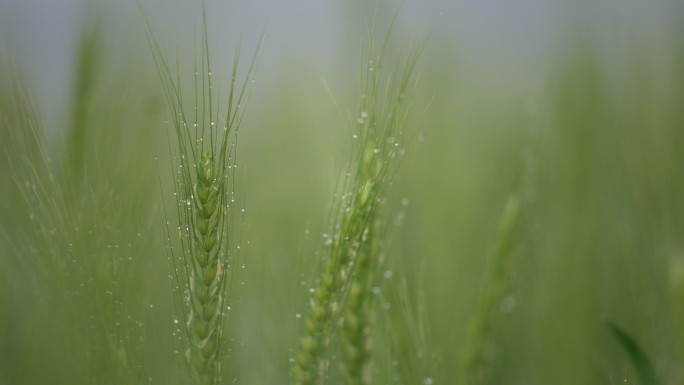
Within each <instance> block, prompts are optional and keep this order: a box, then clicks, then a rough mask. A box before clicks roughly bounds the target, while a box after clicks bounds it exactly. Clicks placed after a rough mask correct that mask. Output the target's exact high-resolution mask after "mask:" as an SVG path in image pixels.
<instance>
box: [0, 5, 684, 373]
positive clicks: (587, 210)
mask: <svg viewBox="0 0 684 385" xmlns="http://www.w3.org/2000/svg"><path fill="white" fill-rule="evenodd" d="M141 8H142V10H143V11H144V12H145V14H146V16H147V17H148V18H149V20H150V24H151V26H152V29H153V30H154V32H155V35H156V37H157V38H158V39H159V40H160V42H161V46H162V49H163V50H164V51H165V53H166V54H167V56H168V58H169V61H171V62H176V59H177V61H178V63H179V64H180V67H181V72H180V75H181V76H186V77H187V78H191V76H192V67H191V64H192V61H193V59H194V57H195V55H196V52H197V50H198V48H196V45H197V44H196V43H197V42H198V41H199V38H198V36H199V27H200V25H201V16H200V15H201V5H200V3H199V2H196V1H186V2H181V1H175V2H171V1H161V0H149V1H144V0H143V1H140V7H138V5H136V3H135V2H129V1H124V2H105V1H102V2H83V1H75V0H72V1H66V0H65V1H63V2H50V1H29V2H24V1H19V0H3V1H2V2H1V3H0V59H2V60H0V149H1V151H2V152H1V155H2V156H1V157H0V162H1V163H0V181H1V182H0V194H1V197H2V198H1V199H0V384H8V385H10V384H12V385H14V384H48V383H49V384H62V383H64V384H67V383H68V384H107V383H111V384H120V383H136V384H140V383H154V384H175V383H181V378H182V377H181V376H180V373H181V372H182V370H183V364H182V363H183V358H182V354H181V353H179V352H182V351H183V350H184V348H183V347H182V344H181V343H180V342H179V339H178V331H177V330H176V328H177V326H176V325H175V324H174V319H175V318H174V317H176V316H177V315H176V314H175V313H174V309H173V307H172V296H171V290H170V289H171V281H170V279H169V274H170V270H169V266H168V264H169V262H168V260H167V254H166V252H167V250H166V243H165V240H164V238H165V236H164V227H163V223H164V220H165V219H164V214H163V208H164V207H166V208H167V209H169V210H172V209H173V207H174V206H173V205H174V203H173V201H172V199H171V196H170V195H171V190H172V187H171V186H172V182H171V174H172V172H173V171H172V169H171V156H172V155H170V154H169V134H170V132H171V131H170V130H171V129H172V128H171V126H169V124H168V123H165V122H166V121H167V120H168V109H167V106H166V103H165V100H164V98H163V96H162V95H163V94H162V91H161V87H160V82H159V81H158V76H157V73H156V71H155V67H154V63H153V61H152V55H151V52H150V50H149V48H148V47H147V43H146V41H145V30H144V21H143V18H142V12H141ZM398 9H400V13H399V17H398V21H397V24H396V26H395V28H396V30H395V31H394V35H393V40H392V42H393V43H392V46H391V50H392V53H393V54H396V53H398V52H400V51H401V49H402V48H404V49H406V48H407V47H408V46H409V44H410V43H411V42H412V41H413V40H414V39H415V38H416V37H418V36H420V35H421V34H422V35H425V34H427V33H428V32H429V31H433V32H432V36H431V38H430V40H429V42H428V44H427V46H426V49H425V51H424V53H423V56H422V57H421V59H420V62H419V65H418V72H419V73H420V75H419V77H420V79H419V83H418V87H417V90H416V95H415V100H414V103H413V104H414V111H413V123H414V126H413V128H412V130H413V136H412V138H413V140H412V141H411V143H410V145H409V146H408V151H407V157H406V158H405V159H404V160H403V163H402V164H401V169H400V172H399V173H398V175H397V176H396V178H395V179H394V182H393V184H392V186H391V188H390V191H389V202H390V204H389V205H388V206H389V207H390V208H391V209H389V210H388V212H387V215H388V216H392V217H396V216H397V215H401V216H402V217H403V220H402V221H401V224H400V225H397V226H396V228H394V229H393V230H392V232H391V233H392V235H391V237H390V239H389V241H391V242H392V246H391V250H392V252H391V253H390V254H391V255H390V256H389V257H388V262H387V266H386V267H385V269H386V274H384V276H386V277H388V278H384V279H385V282H384V283H383V287H382V290H383V291H382V293H381V301H379V302H380V303H381V304H382V306H381V309H382V310H381V311H380V312H379V313H380V314H379V315H378V320H377V325H378V326H379V329H381V330H380V332H378V335H377V336H376V337H375V340H376V343H375V345H374V346H375V347H374V354H375V355H376V365H375V370H376V378H378V379H382V381H381V380H378V383H401V384H404V383H405V384H421V383H422V384H425V385H430V384H461V383H463V384H465V383H482V384H485V383H486V384H617V383H629V384H645V380H644V378H640V377H639V371H638V370H635V366H634V365H633V362H632V361H631V360H630V356H629V354H628V353H629V352H628V351H627V350H625V349H623V346H621V345H620V343H619V341H618V340H617V339H616V338H614V336H613V335H611V332H610V330H609V329H608V327H607V326H606V325H607V322H613V323H614V324H616V325H619V327H620V328H622V329H623V330H624V331H626V332H627V333H628V334H629V335H630V336H631V337H632V338H633V339H634V340H635V341H637V342H638V344H639V345H640V347H641V349H643V352H645V354H646V355H647V356H648V358H649V360H650V362H651V364H652V365H653V367H654V368H655V371H656V373H657V375H658V377H659V379H660V383H662V384H681V383H683V382H684V369H682V365H681V363H682V362H684V326H683V325H684V199H683V198H684V195H683V194H684V126H683V124H682V122H684V108H683V106H684V28H683V27H682V25H684V24H683V22H684V6H682V5H681V4H679V3H678V2H675V1H651V2H638V1H597V2H591V1H584V2H572V3H569V2H561V1H557V2H543V1H533V0H525V1H523V0H520V1H491V2H489V1H488V2H477V1H465V0H464V1H455V2H447V1H438V0H433V1H408V0H407V1H404V4H403V6H400V5H399V3H396V2H391V1H383V2H378V3H375V2H368V3H367V2H361V1H358V2H342V1H337V2H335V1H331V2H320V3H319V2H314V1H293V2H277V1H252V2H250V1H246V0H245V1H232V2H228V3H227V4H226V3H224V2H220V1H207V10H208V14H209V15H208V25H209V36H210V49H211V55H212V63H213V69H214V78H215V79H218V80H219V81H220V82H221V88H222V89H224V90H225V89H227V88H226V87H227V86H226V84H227V83H228V76H229V74H230V65H231V63H232V53H233V48H234V46H235V44H236V43H237V41H238V40H239V39H240V35H242V45H243V49H244V51H245V52H247V54H246V55H244V58H246V57H247V56H248V55H249V54H251V52H252V51H253V49H254V48H255V47H256V45H257V42H258V39H259V36H260V31H261V30H262V29H263V28H264V27H265V28H266V29H267V36H266V43H265V45H264V48H263V53H262V55H261V59H260V69H259V72H258V75H257V81H256V82H255V83H254V84H253V95H252V98H251V100H250V101H249V104H248V108H247V115H246V118H245V121H244V122H243V126H242V128H241V131H240V134H239V145H238V148H239V150H238V152H239V153H238V166H239V167H238V169H237V170H238V172H237V178H236V180H237V188H236V192H237V196H238V199H239V200H240V202H241V204H242V206H243V207H244V208H245V212H246V213H245V216H244V220H243V219H242V218H240V219H239V221H238V222H240V223H243V225H242V237H241V239H240V242H239V243H240V246H241V253H240V255H239V260H238V261H236V262H235V263H234V264H233V265H234V268H235V271H234V275H233V282H232V287H231V292H230V293H231V294H230V296H231V300H230V301H231V307H230V310H229V311H228V322H227V325H228V326H227V330H226V336H227V341H228V346H227V352H228V354H227V357H226V360H225V365H224V373H225V378H224V383H240V384H286V383H288V381H289V367H290V362H289V360H290V359H291V358H292V357H293V356H294V350H295V349H296V346H297V341H298V337H299V335H300V333H301V331H302V330H303V324H302V322H303V321H302V319H303V317H301V318H300V315H301V314H304V313H305V312H306V309H307V298H308V296H309V288H310V287H312V286H314V279H315V277H316V273H317V271H318V268H319V266H320V261H321V258H322V255H321V253H320V250H321V245H322V241H323V238H322V234H323V233H324V232H325V230H326V227H325V226H326V223H327V222H326V220H327V217H326V215H327V213H328V212H329V208H330V204H331V202H332V201H333V195H334V194H335V191H336V190H335V184H336V182H337V181H338V180H339V178H340V175H339V170H341V169H342V168H343V167H344V165H345V164H346V163H345V162H347V161H348V156H349V155H348V154H345V153H344V149H345V148H346V147H345V146H344V145H343V144H345V143H348V141H349V139H350V135H348V133H349V131H348V126H349V125H350V124H353V119H352V118H351V116H352V115H353V114H354V109H355V106H356V100H357V98H358V94H359V91H358V88H357V86H356V84H357V77H358V71H359V68H360V65H361V64H362V63H360V61H361V57H362V53H363V48H362V47H363V43H364V42H365V41H366V40H367V26H368V25H369V24H372V23H373V20H375V22H374V23H375V28H376V30H377V31H378V32H379V34H380V35H382V34H383V33H384V31H385V30H386V29H387V28H388V25H389V23H390V20H391V18H392V16H393V15H394V14H395V13H396V11H397V10H398ZM390 57H392V55H390ZM243 62H244V63H243V64H245V63H246V62H247V60H243ZM324 83H325V84H327V86H329V88H330V90H332V93H333V94H334V97H335V100H333V98H331V97H330V95H329V93H328V91H327V90H326V86H324ZM336 103H338V104H339V105H340V106H341V107H342V110H343V111H339V110H338V109H337V107H336ZM160 186H161V187H160ZM511 200H513V201H517V202H519V215H518V217H517V221H516V226H515V229H514V232H513V235H512V238H511V239H510V247H509V248H508V249H507V251H506V252H505V253H503V254H502V253H500V252H497V250H499V249H497V244H498V242H500V240H501V234H500V233H499V232H498V230H497V228H498V226H499V222H500V218H501V217H502V213H503V212H504V208H505V207H506V204H507V202H510V201H511ZM504 254H505V255H504ZM473 325H485V326H486V327H485V326H483V327H480V328H479V329H478V327H477V326H476V327H473ZM469 355H474V356H477V357H480V359H481V361H479V363H478V364H474V365H475V366H477V368H476V369H477V371H478V374H477V375H476V376H474V377H472V378H470V377H469V376H468V375H466V374H464V372H468V371H469V370H472V371H475V369H473V367H470V366H468V365H467V364H464V357H468V356H469ZM331 368H332V369H331V373H332V374H331V379H330V383H336V382H337V381H338V380H339V379H338V378H337V375H336V374H334V373H335V368H336V364H335V363H334V362H333V363H332V365H331ZM466 377H468V378H466ZM473 378H474V379H473Z"/></svg>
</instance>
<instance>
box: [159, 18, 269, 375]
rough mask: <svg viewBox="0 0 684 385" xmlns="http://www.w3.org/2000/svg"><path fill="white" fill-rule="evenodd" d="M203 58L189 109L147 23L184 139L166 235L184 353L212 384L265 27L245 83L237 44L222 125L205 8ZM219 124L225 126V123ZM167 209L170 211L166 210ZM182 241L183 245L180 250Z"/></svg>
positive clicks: (179, 142)
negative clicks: (240, 156)
mask: <svg viewBox="0 0 684 385" xmlns="http://www.w3.org/2000/svg"><path fill="white" fill-rule="evenodd" d="M202 24H203V34H202V44H201V45H202V53H201V65H200V66H199V67H198V66H197V63H195V71H194V73H195V76H194V82H195V84H194V91H195V94H194V98H193V100H194V105H192V109H191V110H190V111H192V113H191V115H190V114H186V110H187V109H186V108H185V100H184V99H183V97H182V92H181V87H180V84H179V80H178V79H179V78H180V76H179V75H177V76H176V78H174V76H172V75H171V71H170V69H169V66H168V64H167V62H166V60H165V59H164V56H163V55H162V54H161V50H160V48H159V45H158V43H157V42H156V40H155V39H154V38H153V36H152V34H151V32H150V30H151V29H150V26H149V23H147V27H148V41H149V43H150V47H151V49H152V52H153V56H154V59H155V63H156V65H157V70H158V71H159V74H160V77H161V79H162V84H163V86H164V91H165V93H166V98H167V101H168V104H169V107H170V109H171V113H172V121H173V126H174V129H175V134H176V137H175V140H176V142H177V146H178V153H177V155H178V157H177V159H178V160H177V164H176V165H177V167H178V168H177V170H176V171H177V175H175V178H174V182H175V191H174V194H175V195H176V203H177V215H178V238H179V244H176V247H174V244H173V243H172V242H171V238H172V237H171V231H170V230H169V228H168V223H169V222H170V221H168V220H167V229H166V231H167V236H168V239H169V242H170V243H171V244H170V247H169V254H170V258H171V260H172V262H173V263H172V264H173V272H172V274H173V276H174V277H175V278H174V280H175V284H176V287H175V291H176V304H177V307H179V308H180V309H181V310H180V312H181V314H182V318H183V319H184V326H185V332H186V333H185V334H186V337H187V338H186V342H187V347H186V350H185V359H186V363H187V366H188V371H189V374H190V377H191V379H192V381H193V383H196V384H202V385H214V384H217V383H219V382H220V380H221V368H220V363H221V347H222V342H223V315H224V313H223V309H224V308H225V307H226V301H227V299H226V297H227V291H228V277H229V275H230V274H231V273H232V271H231V270H230V259H231V257H232V254H231V247H232V246H231V239H230V238H231V237H230V235H231V234H232V233H233V231H234V229H233V223H232V218H233V212H234V210H233V203H232V202H233V199H231V196H230V195H231V194H232V193H233V190H232V184H231V181H232V179H233V178H232V171H233V170H234V168H235V151H236V148H235V145H236V135H237V132H238V129H239V126H240V123H241V121H242V118H243V116H244V105H245V103H246V101H247V100H248V99H249V91H250V89H249V88H248V87H247V86H248V84H249V83H250V82H251V81H253V80H254V75H255V72H256V62H257V58H258V54H259V51H260V48H261V45H262V43H263V34H262V38H261V40H260V42H259V45H258V47H257V49H256V51H255V54H254V56H253V58H252V61H251V63H250V66H249V70H248V73H247V76H246V77H245V79H244V81H243V82H242V83H241V84H239V83H237V82H236V79H237V67H238V62H239V54H240V45H239V44H238V46H237V47H236V50H235V56H234V62H233V69H232V73H231V85H230V88H229V92H228V97H227V105H226V106H225V107H224V108H225V110H226V112H225V119H224V120H223V122H222V124H221V125H220V124H219V122H221V120H220V119H219V115H218V112H217V111H218V110H220V109H221V106H215V105H214V101H213V94H212V77H211V76H212V74H211V67H210V60H209V46H208V34H207V24H206V11H205V9H204V6H203V13H202ZM219 126H221V127H222V128H219ZM167 217H168V216H167ZM178 247H180V250H181V252H180V253H176V252H175V250H176V249H177V248H178Z"/></svg>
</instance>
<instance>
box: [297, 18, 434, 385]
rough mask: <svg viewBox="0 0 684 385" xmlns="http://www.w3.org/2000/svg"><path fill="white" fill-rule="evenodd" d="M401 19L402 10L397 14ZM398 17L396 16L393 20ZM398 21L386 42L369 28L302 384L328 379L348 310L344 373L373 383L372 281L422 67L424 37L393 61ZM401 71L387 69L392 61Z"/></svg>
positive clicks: (305, 344)
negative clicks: (337, 327)
mask: <svg viewBox="0 0 684 385" xmlns="http://www.w3.org/2000/svg"><path fill="white" fill-rule="evenodd" d="M395 19H396V16H395ZM393 22H394V21H393ZM391 30H392V28H391V27H390V29H389V31H388V33H387V36H386V38H385V40H384V41H383V42H382V43H381V45H380V47H377V46H376V39H375V33H374V32H373V31H372V29H370V30H369V31H368V51H367V54H366V55H365V57H364V58H363V63H364V64H363V65H362V67H361V79H360V83H361V84H360V91H361V98H360V101H359V107H358V111H357V115H356V117H355V118H354V119H353V121H352V123H351V124H352V131H353V135H352V140H353V141H354V142H353V148H354V152H353V154H352V157H351V159H350V163H349V173H348V174H347V175H348V179H347V180H346V181H345V183H344V187H343V188H342V191H341V192H340V196H341V197H343V198H342V199H341V200H340V201H339V202H336V203H337V204H338V207H336V209H335V210H336V211H335V212H334V215H333V218H331V234H333V235H332V236H331V237H330V238H329V239H328V241H329V249H328V255H327V260H326V261H325V262H324V266H323V270H322V272H321V276H320V279H319V280H318V282H319V284H318V287H317V288H316V289H315V293H314V295H313V297H312V298H311V300H310V310H309V315H308V318H307V321H306V324H305V327H306V330H305V335H304V336H303V337H302V338H301V340H300V344H299V349H298V353H297V356H296V359H295V364H294V367H293V378H294V383H295V384H297V385H310V384H320V383H321V382H322V379H323V375H324V372H325V370H326V368H327V364H326V350H327V347H328V345H329V344H330V342H331V336H333V335H334V330H333V328H332V324H333V320H334V318H335V317H337V316H340V315H341V316H342V317H343V326H344V327H343V328H344V330H343V331H344V333H343V334H342V336H341V337H342V338H341V339H342V341H341V342H342V349H343V358H344V360H343V372H344V375H345V378H346V380H347V383H348V384H359V385H361V384H368V383H370V382H371V378H370V373H371V370H370V369H371V368H370V362H371V341H370V338H369V332H370V328H371V319H372V316H373V310H372V306H371V305H372V298H371V295H370V294H371V288H372V287H373V283H374V282H375V280H376V277H375V273H376V266H377V265H378V263H379V258H380V257H379V250H380V247H379V242H380V239H379V238H380V237H381V234H382V232H383V227H384V222H385V221H384V220H383V218H382V217H381V215H380V213H379V212H380V208H381V206H382V204H383V201H384V197H385V191H386V189H387V186H388V184H389V182H390V181H391V178H392V176H393V173H394V172H395V171H396V169H397V166H398V163H399V161H400V159H401V158H402V156H403V154H404V147H405V145H406V143H405V142H406V140H405V139H406V128H407V123H408V115H409V112H410V110H411V91H413V87H414V86H415V77H414V68H415V64H416V61H417V60H418V57H419V56H420V52H421V50H422V48H423V46H424V45H423V44H422V43H421V44H416V45H415V46H414V47H412V49H411V50H410V51H409V52H408V54H407V55H406V56H405V58H404V59H403V60H399V61H398V62H396V63H386V62H385V53H386V49H387V48H386V46H387V44H388V41H389V37H390V35H391ZM388 64H389V65H390V66H391V65H394V66H396V71H392V70H389V71H386V70H387V69H386V68H385V66H386V65H388Z"/></svg>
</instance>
